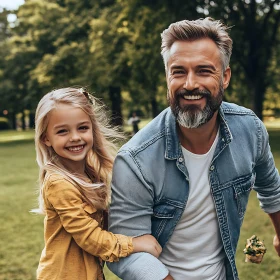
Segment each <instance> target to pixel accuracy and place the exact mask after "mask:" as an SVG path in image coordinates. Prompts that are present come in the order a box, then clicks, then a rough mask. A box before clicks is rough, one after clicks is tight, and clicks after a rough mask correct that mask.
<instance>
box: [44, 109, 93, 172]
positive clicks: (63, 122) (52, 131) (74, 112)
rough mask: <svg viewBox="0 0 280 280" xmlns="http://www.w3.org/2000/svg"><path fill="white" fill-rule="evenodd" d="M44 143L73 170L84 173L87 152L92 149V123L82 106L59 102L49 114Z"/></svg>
mask: <svg viewBox="0 0 280 280" xmlns="http://www.w3.org/2000/svg"><path fill="white" fill-rule="evenodd" d="M44 143H45V144H46V145H47V146H48V147H52V148H53V149H54V151H55V152H56V153H57V155H58V156H59V157H60V158H61V160H62V162H63V163H64V164H65V165H66V166H67V168H69V169H70V170H72V171H75V172H78V173H84V167H85V159H86V156H87V153H88V152H89V151H90V150H91V149H92V146H93V136H92V123H91V120H90V118H89V116H88V115H87V114H86V113H85V112H84V111H83V110H82V109H80V108H75V107H73V106H70V105H66V104H59V105H58V106H57V108H56V109H54V110H52V111H51V112H50V115H49V124H48V127H47V131H46V135H45V138H44Z"/></svg>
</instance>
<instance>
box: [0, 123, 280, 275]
mask: <svg viewBox="0 0 280 280" xmlns="http://www.w3.org/2000/svg"><path fill="white" fill-rule="evenodd" d="M32 137H33V132H32V131H31V132H0V162H1V168H0V205H1V206H0V224H1V231H0V248H1V249H0V280H35V279H36V278H35V271H36V268H37V265H38V260H39V257H40V254H41V250H42V248H43V217H42V216H38V215H33V214H30V213H29V210H30V209H32V208H34V207H35V206H36V199H37V195H36V192H35V190H36V179H37V172H38V170H37V166H36V162H35V150H34V144H33V140H32ZM9 138H10V140H9ZM270 139H271V140H270V141H271V147H272V151H273V154H274V158H275V162H276V164H277V166H278V169H279V168H280V141H279V139H280V130H277V129H275V128H273V129H272V130H271V131H270ZM11 140H12V141H11ZM253 234H256V235H257V236H258V237H260V238H261V239H263V240H264V241H265V244H266V247H267V253H266V255H265V257H264V260H263V262H262V263H261V264H260V265H256V264H249V263H245V262H244V259H245V257H244V254H243V253H242V250H243V248H244V245H245V243H246V239H247V238H249V237H250V236H251V235H253ZM273 235H274V230H273V227H272V224H271V222H270V220H269V218H268V216H267V215H266V214H265V213H263V212H262V210H261V209H260V208H259V205H258V201H257V199H256V193H255V192H252V193H251V196H250V202H249V205H248V208H247V213H246V216H245V220H244V223H243V226H242V230H241V236H240V242H239V244H238V249H237V254H236V262H237V266H238V270H239V274H240V279H241V280H256V279H258V280H279V279H280V268H279V263H280V260H279V258H278V257H277V255H276V253H275V252H274V248H273V246H272V238H273ZM105 273H106V276H107V277H106V279H107V280H117V279H118V278H117V277H116V276H114V275H113V274H112V273H110V272H109V271H108V270H107V269H106V268H105Z"/></svg>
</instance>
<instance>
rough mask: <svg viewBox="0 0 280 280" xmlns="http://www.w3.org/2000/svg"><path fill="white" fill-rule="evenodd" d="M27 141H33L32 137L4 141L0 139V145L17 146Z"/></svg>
mask: <svg viewBox="0 0 280 280" xmlns="http://www.w3.org/2000/svg"><path fill="white" fill-rule="evenodd" d="M27 143H34V139H20V140H13V141H5V142H1V141H0V147H12V146H19V145H22V144H27Z"/></svg>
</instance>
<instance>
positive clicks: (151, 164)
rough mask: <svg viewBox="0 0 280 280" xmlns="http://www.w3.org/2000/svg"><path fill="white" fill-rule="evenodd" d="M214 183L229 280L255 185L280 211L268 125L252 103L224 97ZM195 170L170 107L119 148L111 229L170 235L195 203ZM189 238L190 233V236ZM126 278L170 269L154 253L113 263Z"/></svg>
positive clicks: (266, 206)
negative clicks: (240, 103) (192, 198)
mask: <svg viewBox="0 0 280 280" xmlns="http://www.w3.org/2000/svg"><path fill="white" fill-rule="evenodd" d="M218 119H219V122H220V134H219V139H218V143H217V147H216V150H215V153H214V156H213V159H212V162H211V165H210V168H209V182H210V188H211V194H212V197H213V200H214V204H215V208H216V213H217V219H218V224H219V228H220V233H221V237H222V242H223V247H224V251H225V254H226V259H225V266H226V273H227V280H231V279H234V280H236V279H239V278H238V273H237V269H236V264H235V252H236V247H237V243H238V238H239V234H240V228H241V225H242V221H243V218H244V214H245V211H246V206H247V202H248V198H249V194H250V191H251V190H252V189H254V190H255V191H256V192H257V195H258V199H259V201H260V205H261V207H262V209H263V210H264V211H265V212H267V213H274V212H277V211H279V210H280V178H279V173H278V170H277V169H276V167H275V164H274V160H273V156H272V154H271V151H270V146H269V142H268V134H267V131H266V129H265V126H264V124H263V123H262V122H261V121H260V120H259V119H258V118H257V116H256V115H255V114H254V113H253V112H252V111H251V110H249V109H246V108H244V107H241V106H237V105H235V104H231V103H226V102H223V103H222V105H221V107H220V110H219V115H218ZM188 194H189V175H188V170H187V168H186V166H185V161H184V157H183V153H182V149H181V144H180V142H179V139H178V135H177V131H176V121H175V118H174V115H173V114H172V112H171V110H170V108H167V109H165V110H164V111H163V112H162V113H161V114H160V115H159V116H157V117H156V118H155V119H154V120H153V121H151V122H150V123H149V124H148V125H147V126H146V127H144V128H143V129H142V130H140V131H139V132H138V133H137V134H136V135H135V136H134V137H133V138H132V139H131V140H130V141H128V142H127V143H126V144H125V145H124V146H123V147H122V148H121V149H120V151H119V153H118V155H117V158H116V161H115V164H114V170H113V181H112V204H111V206H110V215H109V224H110V227H109V230H111V231H113V232H114V233H122V234H126V235H131V236H139V235H143V234H150V233H151V234H153V235H154V236H155V237H156V238H157V240H158V241H159V243H160V244H161V246H162V247H164V246H165V244H166V242H168V240H169V238H170V236H171V235H172V233H173V231H174V229H175V226H176V224H177V222H178V221H179V220H180V217H181V215H182V213H183V211H184V209H185V207H186V204H187V203H188ZM186 242H187V240H186ZM108 266H109V268H110V269H111V270H112V271H113V272H114V273H115V274H117V275H118V276H119V277H120V278H121V279H128V280H140V279H143V280H144V279H145V280H161V279H164V278H165V277H166V276H167V274H168V271H167V268H166V267H165V266H164V265H163V264H162V263H161V262H160V261H159V260H158V259H156V258H155V257H153V256H151V255H149V254H147V253H137V254H132V255H131V256H129V257H127V258H124V259H122V260H120V262H118V263H113V264H108Z"/></svg>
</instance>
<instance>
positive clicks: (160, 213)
mask: <svg viewBox="0 0 280 280" xmlns="http://www.w3.org/2000/svg"><path fill="white" fill-rule="evenodd" d="M176 209H177V208H176V206H173V205H170V204H168V203H167V202H161V203H160V204H157V205H155V206H154V212H153V215H152V233H153V235H154V236H155V238H159V236H160V235H161V233H162V232H163V230H164V228H165V227H166V225H167V223H168V222H169V221H170V219H172V218H174V216H175V213H176Z"/></svg>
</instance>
